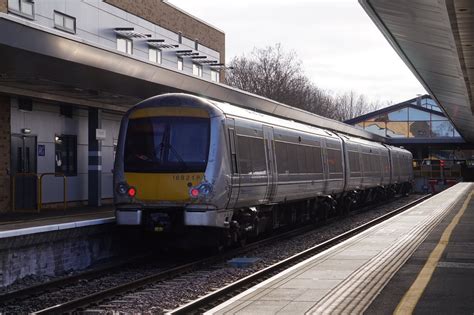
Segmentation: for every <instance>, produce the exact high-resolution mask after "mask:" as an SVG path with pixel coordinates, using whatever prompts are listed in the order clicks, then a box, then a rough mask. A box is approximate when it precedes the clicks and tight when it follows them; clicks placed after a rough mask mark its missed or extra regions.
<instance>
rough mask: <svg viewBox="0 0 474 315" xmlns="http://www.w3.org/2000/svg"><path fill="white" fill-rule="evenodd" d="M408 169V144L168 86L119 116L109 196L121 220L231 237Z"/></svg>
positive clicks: (326, 204)
mask: <svg viewBox="0 0 474 315" xmlns="http://www.w3.org/2000/svg"><path fill="white" fill-rule="evenodd" d="M412 179H413V173H412V154H411V153H410V152H409V151H407V150H404V149H401V148H397V147H393V146H388V145H384V144H381V143H376V142H371V141H367V140H363V139H359V138H355V137H350V136H347V135H344V134H337V133H335V132H332V131H329V130H325V129H321V128H318V127H314V126H310V125H305V124H301V123H298V122H294V121H291V120H286V119H282V118H278V117H274V116H270V115H267V114H262V113H258V112H255V111H252V110H248V109H244V108H241V107H237V106H233V105H231V104H227V103H223V102H216V101H211V100H208V99H205V98H201V97H196V96H192V95H187V94H166V95H160V96H156V97H152V98H149V99H147V100H145V101H143V102H141V103H139V104H138V105H137V106H135V107H133V108H132V109H130V110H129V111H128V112H127V113H126V115H125V116H124V118H123V120H122V123H121V128H120V136H119V140H118V146H117V153H116V160H115V171H114V185H115V187H114V192H115V193H114V201H115V206H116V217H117V223H118V224H120V225H141V226H143V227H145V228H146V229H148V230H153V231H157V232H167V231H174V232H176V231H178V232H179V231H189V230H190V229H200V230H201V231H202V230H207V231H214V232H213V233H217V234H218V235H220V236H223V237H224V239H228V240H233V241H235V240H237V239H239V238H245V237H246V236H247V235H258V234H259V233H261V232H263V231H267V230H270V229H274V228H277V227H280V226H283V225H288V224H293V223H297V222H303V221H307V220H319V219H324V218H326V217H328V216H332V215H336V214H340V213H344V212H347V211H349V210H350V209H351V208H352V207H353V206H356V205H358V204H364V203H367V202H371V201H376V200H382V199H385V198H388V197H390V196H392V195H394V194H396V193H408V191H409V190H410V189H411V182H412Z"/></svg>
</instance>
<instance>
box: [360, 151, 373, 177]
mask: <svg viewBox="0 0 474 315" xmlns="http://www.w3.org/2000/svg"><path fill="white" fill-rule="evenodd" d="M370 164H371V163H370V155H369V154H365V153H364V154H362V165H363V167H364V172H365V173H368V172H371V171H372V169H371V166H370Z"/></svg>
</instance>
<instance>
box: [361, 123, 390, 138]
mask: <svg viewBox="0 0 474 315" xmlns="http://www.w3.org/2000/svg"><path fill="white" fill-rule="evenodd" d="M385 124H386V123H385V122H378V121H374V122H366V123H365V130H367V131H369V132H372V133H375V134H378V135H381V136H384V137H385V132H386V127H385Z"/></svg>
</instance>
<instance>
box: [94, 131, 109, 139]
mask: <svg viewBox="0 0 474 315" xmlns="http://www.w3.org/2000/svg"><path fill="white" fill-rule="evenodd" d="M105 138H106V133H105V129H96V130H95V139H96V140H105Z"/></svg>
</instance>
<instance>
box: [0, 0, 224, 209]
mask: <svg viewBox="0 0 474 315" xmlns="http://www.w3.org/2000/svg"><path fill="white" fill-rule="evenodd" d="M0 55H1V56H2V62H1V64H0V151H1V155H0V187H1V189H0V212H7V211H10V210H12V209H13V208H16V209H36V207H37V205H38V203H39V201H40V198H41V202H42V203H43V204H51V203H61V202H63V201H64V193H65V194H66V199H67V200H68V202H69V203H70V204H81V203H88V204H89V205H92V206H99V205H101V204H102V203H103V202H104V201H105V200H108V199H109V200H110V198H112V176H113V173H112V169H113V161H114V152H115V146H116V141H117V137H118V129H119V125H120V120H121V116H122V114H123V113H124V112H125V111H126V110H127V109H128V108H130V107H131V106H132V105H134V104H136V103H137V102H139V101H140V100H142V99H145V98H147V97H150V96H153V95H157V94H161V93H165V92H179V91H188V90H190V89H191V88H190V86H195V85H198V84H193V82H201V84H202V82H204V83H213V84H219V82H220V81H222V80H223V71H222V70H223V67H224V64H223V62H224V59H225V34H224V33H223V32H222V31H220V30H219V29H217V28H215V27H213V26H211V25H209V24H207V23H206V22H204V21H202V20H200V19H198V18H196V17H194V16H192V15H190V14H188V13H186V12H184V11H182V10H180V9H179V8H177V7H175V6H173V5H171V4H169V3H167V2H166V1H158V0H144V1H124V0H104V1H102V0H84V1H69V0H48V1H42V0H39V1H30V0H0ZM40 183H41V191H40V190H39V189H38V187H39V186H40ZM65 187H66V192H64V188H65Z"/></svg>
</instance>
